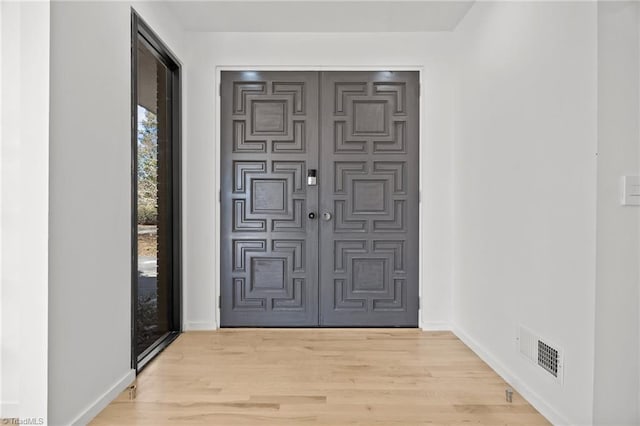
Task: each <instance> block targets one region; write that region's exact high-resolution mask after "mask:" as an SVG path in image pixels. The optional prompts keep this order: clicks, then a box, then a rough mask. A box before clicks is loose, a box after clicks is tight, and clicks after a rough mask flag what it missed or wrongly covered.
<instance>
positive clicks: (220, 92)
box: [218, 83, 222, 97]
mask: <svg viewBox="0 0 640 426" xmlns="http://www.w3.org/2000/svg"><path fill="white" fill-rule="evenodd" d="M218 96H220V97H222V83H218Z"/></svg>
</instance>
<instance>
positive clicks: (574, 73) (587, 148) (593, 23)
mask: <svg viewBox="0 0 640 426" xmlns="http://www.w3.org/2000/svg"><path fill="white" fill-rule="evenodd" d="M457 33H458V36H459V37H460V43H461V45H460V49H461V50H460V58H461V60H460V87H459V96H458V108H459V111H458V115H457V118H458V120H457V121H456V124H455V129H456V130H455V132H456V134H455V148H454V156H453V158H454V160H453V163H454V166H453V169H454V176H455V177H454V194H455V195H454V215H455V217H454V223H453V228H454V255H453V262H454V289H453V291H454V302H453V303H454V305H453V306H454V308H453V312H454V323H455V331H456V333H457V334H458V335H459V336H460V337H462V338H463V340H464V341H465V342H467V343H468V344H469V345H470V346H471V347H472V348H473V349H474V350H476V351H477V352H478V353H479V354H481V355H482V356H483V357H484V359H485V360H486V361H488V362H489V363H490V364H491V365H492V367H493V368H494V369H496V370H497V371H498V372H499V373H501V374H502V375H503V376H504V377H505V378H507V379H509V380H510V381H511V382H512V384H513V385H514V386H515V387H516V389H517V390H520V391H521V392H522V393H524V394H525V396H526V397H527V398H528V399H529V401H530V402H532V403H533V404H534V405H535V406H536V407H537V408H538V409H539V410H540V411H541V412H542V414H544V415H546V416H547V417H548V418H549V419H550V420H552V421H554V422H556V423H559V424H574V425H579V424H590V423H591V421H592V406H593V377H594V370H593V368H594V304H595V283H596V276H595V265H596V234H595V229H596V190H595V188H596V151H597V119H598V116H597V107H598V104H597V102H598V98H597V95H598V92H597V83H598V81H597V53H598V52H597V36H598V34H597V6H596V4H595V3H586V2H585V3H554V2H549V3H543V2H536V3H533V2H496V3H493V2H491V3H489V2H481V3H476V4H475V5H474V6H473V8H472V9H471V11H470V12H469V14H468V15H467V17H466V18H465V19H464V20H463V21H462V23H461V24H460V26H459V27H458V29H457ZM520 323H521V324H523V325H525V326H527V327H529V328H531V329H533V331H535V332H537V333H539V334H540V335H541V336H542V337H544V338H546V339H548V340H550V341H551V342H554V343H555V344H556V345H559V346H560V347H561V348H562V349H564V351H565V361H566V362H565V370H564V385H563V386H560V385H558V384H556V383H555V382H554V381H553V380H551V379H550V376H548V375H547V374H546V373H544V371H543V370H542V369H540V368H539V367H537V366H536V365H534V364H533V363H530V362H529V361H528V360H526V359H525V358H523V357H522V356H520V355H519V353H518V352H517V351H516V345H515V337H516V326H517V324H520ZM635 377H637V375H636V376H635Z"/></svg>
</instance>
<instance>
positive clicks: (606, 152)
mask: <svg viewBox="0 0 640 426" xmlns="http://www.w3.org/2000/svg"><path fill="white" fill-rule="evenodd" d="M638 6H639V5H638V3H636V2H619V3H617V2H615V3H614V2H604V3H600V4H599V6H598V43H599V46H598V96H599V100H598V106H599V110H598V205H597V212H598V219H597V254H598V259H597V263H596V267H597V275H596V278H597V281H596V311H595V320H596V323H595V386H594V408H593V410H594V422H595V423H596V424H615V425H633V424H636V425H637V424H640V414H639V413H638V396H639V395H638V376H639V374H640V371H639V367H640V364H639V362H638V357H639V351H638V349H639V348H638V344H639V342H638V335H639V333H640V328H639V325H640V324H639V321H640V317H639V316H638V298H639V297H640V293H639V291H638V284H639V282H640V279H639V278H640V275H639V267H640V240H639V235H640V234H639V232H640V226H639V225H640V223H639V222H640V221H639V219H640V208H638V207H623V206H621V205H620V178H621V176H624V175H638V174H640V143H639V141H640V139H639V136H640V127H639V126H638V120H639V118H640V109H639V104H638V96H639V90H640V87H639V84H638V83H639V79H640V67H639V61H640V55H639V40H638V23H639V20H638V9H639V7H638Z"/></svg>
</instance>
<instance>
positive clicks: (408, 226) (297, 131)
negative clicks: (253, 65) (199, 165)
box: [220, 71, 419, 327]
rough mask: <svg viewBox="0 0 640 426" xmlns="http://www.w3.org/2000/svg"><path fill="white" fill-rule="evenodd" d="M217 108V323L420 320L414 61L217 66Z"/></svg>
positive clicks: (411, 323) (389, 323)
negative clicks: (335, 68) (399, 67)
mask: <svg viewBox="0 0 640 426" xmlns="http://www.w3.org/2000/svg"><path fill="white" fill-rule="evenodd" d="M220 107H221V155H222V158H221V165H222V170H221V200H220V201H221V210H220V211H221V263H220V265H221V277H220V278H221V284H220V291H221V300H220V302H221V303H220V308H221V311H220V312H221V313H220V316H221V325H222V326H226V327H234V326H257V327H265V326H266V327H277V326H287V327H291V326H297V327H310V326H323V327H326V326H343V327H345V326H346V327H348V326H365V327H366V326H369V327H416V326H417V325H418V235H419V232H418V208H419V207H418V202H419V200H418V174H419V172H418V167H419V163H418V158H419V153H418V148H419V84H418V73H417V72H255V71H247V72H241V71H239V72H236V71H233V72H222V81H221V103H220ZM314 177H315V184H314Z"/></svg>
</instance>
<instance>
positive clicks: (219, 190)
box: [218, 189, 222, 203]
mask: <svg viewBox="0 0 640 426" xmlns="http://www.w3.org/2000/svg"><path fill="white" fill-rule="evenodd" d="M218 202H219V203H221V202H222V190H221V189H218Z"/></svg>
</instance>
